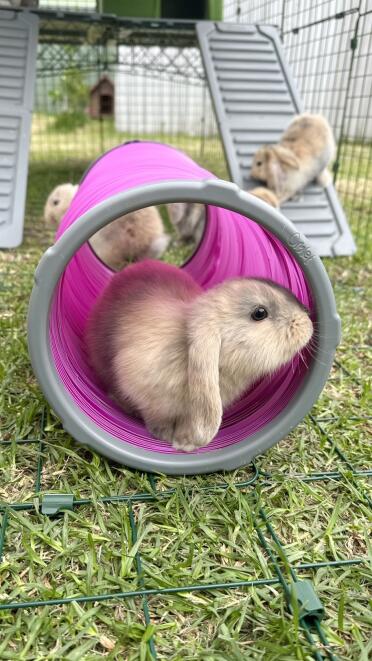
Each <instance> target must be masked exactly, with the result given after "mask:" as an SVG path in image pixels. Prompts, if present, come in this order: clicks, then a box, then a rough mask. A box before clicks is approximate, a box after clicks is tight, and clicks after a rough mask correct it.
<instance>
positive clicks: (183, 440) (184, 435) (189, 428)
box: [172, 421, 217, 452]
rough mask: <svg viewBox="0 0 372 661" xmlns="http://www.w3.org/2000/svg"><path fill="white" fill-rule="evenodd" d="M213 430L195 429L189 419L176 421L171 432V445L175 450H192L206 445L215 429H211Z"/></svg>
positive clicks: (213, 434) (215, 431)
mask: <svg viewBox="0 0 372 661" xmlns="http://www.w3.org/2000/svg"><path fill="white" fill-rule="evenodd" d="M213 432H214V433H213ZM213 432H211V430H208V429H207V428H205V429H204V428H201V429H195V427H193V425H191V424H190V422H189V421H181V422H178V423H177V424H176V426H175V429H174V432H173V439H172V446H173V447H174V448H175V449H176V450H182V451H183V452H192V451H193V450H197V449H198V448H202V447H204V446H205V445H208V443H210V442H211V440H212V438H213V436H215V434H216V433H217V430H213Z"/></svg>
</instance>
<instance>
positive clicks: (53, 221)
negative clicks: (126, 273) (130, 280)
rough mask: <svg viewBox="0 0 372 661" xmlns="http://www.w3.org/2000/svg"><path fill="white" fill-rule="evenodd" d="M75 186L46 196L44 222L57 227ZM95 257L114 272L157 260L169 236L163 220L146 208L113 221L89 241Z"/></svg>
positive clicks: (166, 244)
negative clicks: (131, 263) (131, 264)
mask: <svg viewBox="0 0 372 661" xmlns="http://www.w3.org/2000/svg"><path fill="white" fill-rule="evenodd" d="M77 189H78V186H74V185H73V184H70V183H68V184H61V185H60V186H57V188H55V189H54V190H53V191H52V193H51V194H50V195H49V197H48V199H47V202H46V205H45V208H44V219H45V221H46V223H48V224H50V225H56V226H58V225H59V223H60V221H61V220H62V217H63V216H64V215H65V213H66V211H67V209H68V207H69V206H70V204H71V202H72V198H73V197H74V195H75V193H76V191H77ZM89 243H90V246H91V247H92V248H93V250H94V252H95V253H96V255H97V257H99V258H100V259H101V261H102V262H104V264H107V266H109V267H110V268H111V269H113V270H114V271H118V270H120V269H121V268H123V266H125V264H127V263H128V262H129V261H136V260H139V259H144V258H153V259H157V258H159V257H161V255H162V254H163V253H164V252H165V250H166V249H167V246H168V243H169V236H168V235H167V234H165V233H164V227H163V221H162V219H161V216H160V213H159V211H158V210H157V208H156V207H146V208H144V209H139V210H138V211H133V212H132V213H128V214H126V215H125V216H121V217H120V218H117V219H116V220H114V221H113V222H112V223H109V225H106V226H105V227H103V228H102V229H101V230H99V231H98V232H96V234H94V235H93V236H91V237H90V239H89Z"/></svg>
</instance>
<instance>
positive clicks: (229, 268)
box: [50, 142, 312, 454]
mask: <svg viewBox="0 0 372 661" xmlns="http://www.w3.org/2000/svg"><path fill="white" fill-rule="evenodd" d="M211 178H213V176H212V175H211V174H210V172H208V171H207V170H204V169H203V168H201V167H200V166H199V165H197V164H196V163H194V162H193V161H192V160H191V159H190V158H189V157H188V156H186V155H185V154H183V153H182V152H179V151H177V150H176V149H174V148H172V147H169V146H166V145H163V144H158V143H152V142H133V143H128V144H124V145H121V146H119V147H117V148H115V149H113V150H111V151H109V152H107V153H106V154H104V155H103V156H102V157H101V158H100V159H99V160H98V161H96V162H95V163H94V164H93V165H92V166H91V168H90V169H89V170H88V172H87V173H86V174H85V176H84V178H83V180H82V182H81V184H80V186H79V189H78V192H77V193H76V195H75V197H74V199H73V201H72V204H71V206H70V208H69V210H68V212H67V213H66V215H65V217H64V218H63V221H62V223H61V225H60V228H59V230H58V234H57V237H59V236H61V235H62V234H63V233H64V232H65V231H66V229H67V228H68V227H69V226H70V225H71V224H72V223H74V222H75V221H76V220H78V219H79V218H80V217H81V216H82V215H83V214H84V213H85V212H86V211H88V210H89V209H91V208H92V207H94V206H95V205H97V204H98V203H100V202H102V201H103V200H105V199H107V198H109V197H110V196H113V195H116V194H117V193H119V192H122V191H124V190H128V189H131V188H135V187H138V186H140V185H143V184H151V183H161V182H167V181H174V180H180V181H184V180H189V181H190V180H196V181H200V180H205V179H211ZM165 201H166V200H165ZM180 201H182V196H181V197H180ZM183 268H185V269H186V270H187V271H188V273H190V274H191V275H192V276H193V277H194V278H195V279H196V280H197V282H199V284H200V285H201V286H202V287H203V288H206V289H207V288H208V287H211V286H212V285H214V284H216V283H218V282H221V281H222V280H224V279H226V278H230V277H236V276H257V277H265V278H269V279H271V280H273V281H274V282H276V283H278V284H280V285H282V286H284V287H287V288H288V289H290V290H291V291H292V292H293V293H294V294H295V295H296V296H297V298H298V299H299V300H300V301H301V302H302V303H304V304H305V305H307V306H308V307H310V308H311V307H312V304H311V300H310V293H309V288H308V286H307V283H306V280H305V277H304V275H303V272H302V270H301V268H300V266H299V264H298V263H297V262H296V260H295V259H294V257H293V256H292V255H291V254H290V253H289V252H288V250H287V249H286V248H285V247H284V245H283V244H282V243H281V242H280V241H279V240H278V239H277V238H276V237H274V236H273V235H272V234H270V233H269V232H268V231H266V230H265V229H263V228H262V227H261V226H260V225H258V224H257V223H256V222H254V221H252V220H250V219H248V218H246V217H245V216H241V215H239V214H238V213H235V212H233V211H229V210H227V209H223V208H221V207H214V206H208V208H207V224H206V229H205V232H204V236H203V239H202V241H201V243H200V246H199V248H198V249H197V251H196V253H195V254H194V255H193V256H192V257H191V259H190V260H189V261H188V262H187V263H186V264H185V265H184V267H183ZM111 277H112V272H111V271H110V269H108V268H107V267H106V266H105V265H104V264H102V262H100V260H99V259H98V258H97V257H96V256H95V254H94V253H93V251H92V249H91V248H90V246H89V245H88V244H87V243H85V244H84V245H83V246H82V247H81V248H80V249H79V250H78V252H76V253H75V255H74V256H73V257H72V259H71V260H70V262H69V263H68V265H67V267H66V269H65V271H64V274H63V276H62V277H61V279H60V281H59V284H58V286H57V288H56V290H55V293H54V298H53V303H52V309H51V315H50V342H51V351H52V356H53V360H54V363H55V366H56V369H57V372H58V375H59V377H60V379H61V381H62V382H63V384H64V387H65V389H66V390H67V391H68V393H69V394H70V396H71V398H72V399H73V400H74V401H75V403H76V404H77V405H78V407H79V408H80V410H81V411H82V412H83V413H85V414H86V415H87V416H88V417H89V418H91V420H93V421H94V422H95V423H96V425H98V426H99V427H100V428H101V429H102V430H104V431H105V432H108V433H109V434H111V435H112V436H114V437H115V438H117V439H119V440H122V441H125V442H127V443H130V444H133V445H134V446H137V448H144V449H146V450H152V451H155V452H161V453H175V452H176V451H175V450H173V449H172V448H171V447H170V446H169V445H168V444H166V443H163V442H161V441H159V440H157V439H155V438H153V437H151V435H150V434H149V433H148V431H147V430H146V428H145V426H144V425H143V424H142V423H141V422H140V421H139V420H137V419H134V418H130V417H128V416H127V415H125V414H124V413H123V412H122V411H121V410H120V409H119V408H118V406H117V405H116V404H115V403H113V402H112V401H111V400H110V398H109V397H108V396H107V394H106V393H105V392H103V391H102V390H101V389H100V388H99V386H98V385H97V382H96V379H95V376H94V374H93V373H92V371H91V369H90V367H89V364H88V360H87V355H86V351H85V347H84V343H83V340H82V337H83V331H84V326H85V323H86V319H87V315H88V313H89V311H90V309H91V307H92V306H93V305H94V302H95V300H96V298H97V296H98V295H99V294H100V292H101V291H102V289H103V288H104V287H105V286H106V285H107V283H108V282H109V280H110V278H111ZM305 371H306V367H305V365H304V363H303V362H302V361H301V360H300V359H299V358H297V357H296V358H295V359H294V360H293V362H292V363H291V365H289V366H287V367H285V368H283V369H282V370H280V372H278V373H277V374H276V375H274V376H272V377H270V378H266V379H264V380H263V381H261V382H260V383H258V384H256V385H255V386H254V387H253V388H252V389H251V390H250V391H249V392H247V393H246V394H245V396H244V397H243V398H242V399H241V400H240V401H239V402H238V403H236V404H235V405H234V406H232V407H231V408H230V409H229V410H227V411H226V412H225V415H224V419H223V424H222V427H221V429H220V432H219V434H218V435H217V437H216V438H215V439H214V440H213V441H212V443H211V444H210V445H208V446H207V447H205V448H202V449H200V450H198V451H197V452H198V453H205V452H210V451H211V450H217V449H221V448H225V447H227V446H230V445H232V444H234V443H237V442H240V441H242V440H244V439H246V442H247V443H249V437H250V436H251V435H252V434H254V433H255V432H257V431H258V430H260V429H261V428H262V427H264V426H265V425H266V424H268V423H269V422H270V421H272V420H273V419H274V418H275V417H276V416H277V415H278V414H279V413H280V412H281V411H282V410H283V409H284V408H285V407H286V406H287V405H288V404H289V402H290V401H291V398H292V397H293V396H294V394H295V393H296V392H297V390H298V389H299V388H300V387H301V382H302V380H303V377H304V373H305ZM178 454H179V453H178Z"/></svg>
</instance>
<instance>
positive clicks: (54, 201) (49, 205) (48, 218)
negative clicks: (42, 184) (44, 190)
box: [44, 184, 78, 227]
mask: <svg viewBox="0 0 372 661" xmlns="http://www.w3.org/2000/svg"><path fill="white" fill-rule="evenodd" d="M77 189H78V186H74V184H60V186H57V187H56V188H55V189H54V190H53V191H52V192H51V193H50V195H49V197H48V199H47V201H46V203H45V207H44V220H45V222H46V223H47V224H48V225H54V226H55V227H57V226H58V225H59V223H60V222H61V220H62V218H63V216H64V215H65V213H66V211H67V209H68V208H69V206H70V204H71V202H72V198H73V197H74V195H75V193H76V191H77Z"/></svg>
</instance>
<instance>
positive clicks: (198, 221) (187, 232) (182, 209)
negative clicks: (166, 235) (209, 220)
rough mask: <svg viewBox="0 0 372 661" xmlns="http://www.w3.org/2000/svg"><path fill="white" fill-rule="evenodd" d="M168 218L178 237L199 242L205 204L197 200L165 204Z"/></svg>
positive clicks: (203, 222) (201, 234)
mask: <svg viewBox="0 0 372 661" xmlns="http://www.w3.org/2000/svg"><path fill="white" fill-rule="evenodd" d="M167 210H168V215H169V220H170V221H171V223H172V225H173V227H174V228H175V229H176V232H177V234H178V236H179V237H180V239H182V240H183V241H193V242H195V243H196V244H198V243H200V240H201V238H202V236H203V232H204V227H205V206H204V204H198V203H197V202H173V203H172V204H167Z"/></svg>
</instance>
